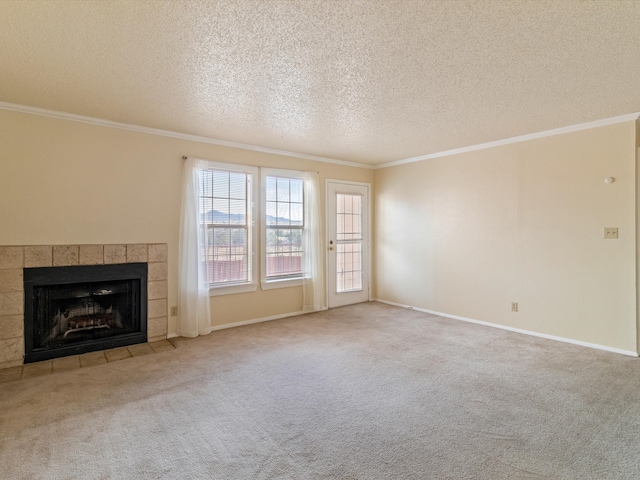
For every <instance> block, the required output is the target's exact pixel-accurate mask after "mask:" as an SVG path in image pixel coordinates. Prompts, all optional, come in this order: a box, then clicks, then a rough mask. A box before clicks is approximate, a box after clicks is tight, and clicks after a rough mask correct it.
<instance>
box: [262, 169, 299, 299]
mask: <svg viewBox="0 0 640 480" xmlns="http://www.w3.org/2000/svg"><path fill="white" fill-rule="evenodd" d="M262 181H263V196H262V198H263V225H264V228H263V239H264V254H263V255H262V260H263V262H262V264H263V273H262V286H263V288H274V287H284V286H292V285H299V284H300V283H301V279H302V270H303V267H302V256H303V247H302V246H303V231H304V228H305V218H304V179H303V173H302V172H295V171H287V170H271V169H263V172H262Z"/></svg>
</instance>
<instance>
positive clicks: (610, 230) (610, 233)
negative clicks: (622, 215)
mask: <svg viewBox="0 0 640 480" xmlns="http://www.w3.org/2000/svg"><path fill="white" fill-rule="evenodd" d="M604 238H618V227H604Z"/></svg>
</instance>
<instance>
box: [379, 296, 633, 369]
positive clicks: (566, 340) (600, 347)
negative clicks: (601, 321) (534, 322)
mask: <svg viewBox="0 0 640 480" xmlns="http://www.w3.org/2000/svg"><path fill="white" fill-rule="evenodd" d="M373 301H374V302H380V303H386V304H387V305H393V306H395V307H402V308H408V309H410V310H415V311H417V312H423V313H430V314H431V315H438V316H439V317H445V318H452V319H454V320H462V321H463V322H469V323H475V324H478V325H484V326H486V327H494V328H499V329H501V330H508V331H509V332H516V333H523V334H525V335H531V336H533V337H540V338H546V339H547V340H555V341H556V342H563V343H571V344H573V345H580V346H582V347H589V348H595V349H597V350H604V351H606V352H613V353H619V354H621V355H628V356H630V357H637V356H638V353H637V352H633V351H631V350H622V349H619V348H613V347H607V346H606V345H598V344H597V343H588V342H582V341H580V340H573V339H572V338H565V337H556V336H555V335H547V334H546V333H538V332H532V331H531V330H523V329H521V328H514V327H507V326H506V325H500V324H498V323H490V322H484V321H482V320H474V319H473V318H467V317H460V316H458V315H450V314H448V313H442V312H436V311H433V310H427V309H425V308H418V307H412V306H411V305H404V304H402V303H396V302H389V301H387V300H381V299H379V298H375V299H374V300H373Z"/></svg>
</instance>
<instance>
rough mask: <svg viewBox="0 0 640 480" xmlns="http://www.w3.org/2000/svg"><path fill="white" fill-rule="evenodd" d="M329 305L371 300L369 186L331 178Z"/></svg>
mask: <svg viewBox="0 0 640 480" xmlns="http://www.w3.org/2000/svg"><path fill="white" fill-rule="evenodd" d="M326 247H327V261H328V268H327V272H328V282H327V284H328V306H329V308H333V307H340V306H342V305H350V304H352V303H360V302H366V301H368V300H369V186H368V185H366V184H355V183H346V182H339V181H335V180H328V181H327V245H326Z"/></svg>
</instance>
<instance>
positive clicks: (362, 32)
mask: <svg viewBox="0 0 640 480" xmlns="http://www.w3.org/2000/svg"><path fill="white" fill-rule="evenodd" d="M639 80H640V2H639V1H616V0H605V1H597V0H595V1H586V0H584V1H582V0H580V1H577V0H555V1H550V0H533V1H518V0H509V1H498V0H496V1H492V0H479V1H472V0H460V1H453V0H447V1H437V0H429V1H411V0H404V1H403V0H369V1H349V0H345V1H332V0H316V1H313V0H291V1H286V0H282V1H275V0H274V1H268V0H265V1H259V0H226V1H225V0H220V1H208V2H198V1H164V2H163V1H143V0H136V1H113V0H109V1H91V2H88V1H87V2H76V1H73V2H70V1H56V0H53V1H45V2H40V1H5V0H0V101H3V102H9V103H16V104H21V105H27V106H35V107H40V108H45V109H50V110H56V111H62V112H69V113H74V114H79V115H85V116H91V117H98V118H103V119H107V120H113V121H117V122H124V123H130V124H135V125H141V126H146V127H154V128H159V129H164V130H172V131H176V132H182V133H188V134H193V135H199V136H206V137H211V138H215V139H220V140H225V141H232V142H241V143H246V144H251V145H257V146H262V147H269V148H276V149H281V150H287V151H292V152H299V153H304V154H309V155H316V156H323V157H328V158H334V159H340V160H347V161H356V162H363V163H370V164H380V163H384V162H389V161H394V160H400V159H405V158H410V157H415V156H420V155H426V154H431V153H435V152H439V151H444V150H449V149H454V148H460V147H465V146H469V145H474V144H478V143H484V142H489V141H494V140H499V139H503V138H508V137H513V136H517V135H523V134H528V133H535V132H539V131H542V130H547V129H552V128H557V127H563V126H568V125H572V124H577V123H583V122H588V121H593V120H598V119H603V118H608V117H613V116H618V115H623V114H628V113H633V112H637V111H639V110H640V81H639Z"/></svg>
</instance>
